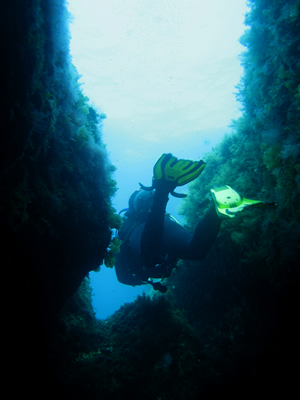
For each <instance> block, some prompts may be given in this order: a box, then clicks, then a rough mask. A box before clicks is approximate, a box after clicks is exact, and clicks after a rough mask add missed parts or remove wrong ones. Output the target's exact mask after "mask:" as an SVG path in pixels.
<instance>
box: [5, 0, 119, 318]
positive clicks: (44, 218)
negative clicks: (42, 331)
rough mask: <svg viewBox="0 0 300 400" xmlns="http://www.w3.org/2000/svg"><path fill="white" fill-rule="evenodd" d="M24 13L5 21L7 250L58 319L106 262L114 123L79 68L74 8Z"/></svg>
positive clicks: (30, 7)
mask: <svg viewBox="0 0 300 400" xmlns="http://www.w3.org/2000/svg"><path fill="white" fill-rule="evenodd" d="M16 3H17V6H16V4H15V2H11V3H10V4H9V5H6V7H5V9H4V12H3V13H2V15H1V60H2V61H1V76H2V77H3V84H2V93H3V94H4V97H5V102H3V107H2V110H1V132H2V135H1V149H2V157H1V158H0V165H1V177H0V188H1V203H0V212H1V228H2V232H5V238H6V239H5V240H7V243H8V244H9V245H7V246H5V245H4V248H11V247H12V246H13V247H14V248H15V249H19V251H18V252H16V253H15V254H12V253H11V252H10V251H9V252H8V254H7V255H6V254H5V253H4V258H3V259H4V260H5V263H9V265H11V266H13V267H14V268H15V265H18V267H17V268H18V269H21V270H22V271H23V272H22V273H25V276H24V277H23V279H25V280H26V281H28V282H29V284H30V286H31V285H32V286H33V287H34V286H35V285H36V287H34V290H37V291H39V292H40V293H39V294H40V295H42V294H45V299H44V304H43V306H42V308H43V307H44V306H45V305H47V307H49V311H50V309H51V310H52V311H54V312H56V311H57V309H58V308H60V307H61V305H62V304H63V302H64V301H65V300H66V298H68V297H69V296H70V295H71V294H72V293H74V292H75V291H76V290H77V288H78V286H79V285H80V283H81V281H82V279H83V278H84V276H85V275H86V274H87V273H88V272H89V271H91V270H93V269H96V268H98V266H99V265H100V264H102V261H103V259H104V258H105V256H106V249H107V247H108V245H109V243H110V237H111V228H114V227H115V226H116V225H115V224H116V223H118V221H117V218H115V217H114V210H113V209H112V207H111V202H110V198H111V197H112V196H113V195H114V193H115V191H116V182H115V181H114V180H113V179H112V173H113V171H114V168H115V167H114V166H112V165H111V164H110V162H109V160H108V157H107V152H106V149H105V145H104V144H103V142H102V139H101V125H102V121H103V119H105V118H106V116H105V114H103V113H101V112H99V111H98V110H96V109H95V108H93V107H92V106H91V105H90V103H89V99H88V98H87V97H86V96H84V95H83V93H82V91H81V88H80V84H79V82H78V79H79V75H78V72H77V71H76V68H75V67H74V65H72V62H71V56H70V54H69V39H70V37H69V14H68V11H67V8H66V5H65V1H61V0H54V1H26V2H16ZM15 7H18V12H15V11H14V10H15ZM114 219H115V221H114ZM27 263H28V265H29V266H30V267H28V268H24V264H25V265H26V264H27ZM36 266H38V267H36ZM41 266H42V267H41ZM25 269H26V272H25V271H24V270H25ZM50 282H51V284H50ZM43 283H45V286H44V285H43ZM54 293H55V296H53V295H54ZM53 297H54V300H53ZM55 302H56V304H55ZM43 312H44V310H43Z"/></svg>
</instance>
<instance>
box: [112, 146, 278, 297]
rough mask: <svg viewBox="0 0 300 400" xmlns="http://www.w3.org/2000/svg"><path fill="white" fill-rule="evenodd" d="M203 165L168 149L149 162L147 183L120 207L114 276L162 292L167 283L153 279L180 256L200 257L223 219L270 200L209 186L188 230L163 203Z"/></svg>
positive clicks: (165, 274)
mask: <svg viewBox="0 0 300 400" xmlns="http://www.w3.org/2000/svg"><path fill="white" fill-rule="evenodd" d="M205 165H206V164H205V162H204V161H202V160H200V161H191V160H183V159H179V160H178V159H177V158H176V157H174V156H173V155H172V154H162V156H161V157H160V158H159V159H158V160H157V162H156V163H155V165H154V168H153V178H152V186H151V187H146V186H144V185H142V184H141V183H140V187H141V189H140V190H137V191H135V192H134V193H133V194H132V195H131V196H130V198H129V208H128V209H125V210H122V211H121V212H124V211H126V213H125V214H124V216H123V225H122V226H121V228H120V230H119V232H118V237H119V239H121V240H122V244H121V247H120V252H119V253H118V254H117V255H116V264H115V269H116V275H117V278H118V281H119V282H121V283H123V284H125V285H131V286H136V285H144V284H150V285H152V287H153V288H154V289H155V290H159V291H160V292H162V293H165V292H166V291H167V287H166V286H164V285H162V284H161V283H160V282H155V281H153V279H158V278H159V279H161V280H163V279H164V278H168V277H170V275H171V273H172V271H173V269H174V268H176V264H177V261H178V260H179V259H183V260H202V259H204V258H205V257H206V255H207V254H208V251H209V249H210V248H211V246H212V244H213V243H214V241H215V239H216V237H217V235H218V232H219V230H220V226H221V221H222V219H225V218H234V217H235V216H236V214H237V213H238V212H240V211H242V210H243V209H244V208H245V207H248V206H261V205H270V203H265V202H262V201H258V200H250V199H245V198H244V197H242V196H240V195H239V194H238V193H237V192H236V191H235V190H233V189H232V188H231V187H230V186H228V185H223V186H220V187H217V188H213V189H211V195H212V199H213V202H212V204H211V206H210V208H209V209H208V211H207V213H206V214H205V215H204V217H203V218H202V219H201V220H200V221H199V222H198V224H197V226H196V229H195V231H194V233H193V234H192V233H191V232H189V231H188V230H187V229H185V228H184V227H182V226H181V225H180V224H179V223H178V222H177V221H176V220H175V219H174V218H173V217H171V216H170V215H169V214H167V213H166V206H167V203H168V200H169V194H171V195H173V196H175V197H185V196H186V195H184V194H179V193H176V192H174V190H175V188H176V187H177V186H183V185H185V184H187V183H189V182H191V181H193V180H194V179H196V178H197V177H198V176H199V175H200V174H201V172H202V171H203V169H204V168H205ZM206 201H207V202H209V201H210V200H208V199H207V200H206ZM272 205H273V204H272Z"/></svg>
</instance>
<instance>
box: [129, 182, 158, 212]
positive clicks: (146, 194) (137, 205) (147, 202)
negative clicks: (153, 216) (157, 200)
mask: <svg viewBox="0 0 300 400" xmlns="http://www.w3.org/2000/svg"><path fill="white" fill-rule="evenodd" d="M153 194H154V190H151V191H148V190H142V189H140V190H136V191H135V192H133V193H132V195H131V196H130V198H129V210H130V211H132V212H134V214H135V215H137V216H138V217H140V218H145V217H146V216H147V215H148V213H149V211H150V208H151V206H152V203H153Z"/></svg>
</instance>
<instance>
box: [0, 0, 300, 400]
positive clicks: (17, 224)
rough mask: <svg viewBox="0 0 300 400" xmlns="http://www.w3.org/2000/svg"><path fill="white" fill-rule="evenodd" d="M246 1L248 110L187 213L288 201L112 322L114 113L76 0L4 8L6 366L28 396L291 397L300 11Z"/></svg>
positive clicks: (245, 223) (221, 239)
mask: <svg viewBox="0 0 300 400" xmlns="http://www.w3.org/2000/svg"><path fill="white" fill-rule="evenodd" d="M248 4H249V7H250V11H249V13H248V14H247V15H246V25H247V29H246V32H245V34H244V35H243V37H242V38H241V43H242V44H243V45H244V46H245V51H244V53H243V54H242V55H241V62H242V63H243V67H244V74H243V77H242V78H241V82H240V84H239V85H238V87H237V97H238V98H239V100H240V101H241V104H242V107H243V115H242V117H241V118H240V119H238V120H236V121H233V122H232V133H231V134H230V135H227V136H225V137H224V139H223V140H222V142H221V143H219V145H217V146H216V147H215V148H214V149H213V151H212V152H210V153H209V154H206V156H205V157H204V160H205V162H206V163H207V165H206V168H205V170H204V172H203V174H202V175H201V177H200V178H199V179H198V180H197V181H195V182H193V183H192V184H191V185H190V187H189V195H188V197H187V199H186V200H184V201H183V205H182V213H183V215H184V216H185V218H186V225H187V227H188V228H189V229H191V230H193V229H194V227H195V226H196V224H197V222H198V220H199V218H201V216H202V215H203V214H204V213H205V211H206V206H207V202H206V201H204V200H205V199H207V198H208V197H209V189H210V188H211V187H212V186H216V185H221V184H224V183H225V184H228V185H230V186H232V187H233V188H234V189H236V190H237V191H238V192H239V193H241V194H242V195H244V196H245V197H248V198H253V199H260V200H265V201H268V202H276V204H277V207H276V208H273V209H271V208H270V209H249V210H245V211H243V213H240V215H238V216H237V217H236V218H235V219H232V220H230V221H224V222H223V223H222V228H221V231H220V234H219V236H218V238H217V240H216V242H215V245H214V246H213V248H212V249H211V251H210V253H209V255H208V256H207V258H206V259H205V260H203V261H201V262H191V261H189V262H180V263H179V266H178V269H176V271H175V272H174V274H173V275H172V276H171V278H170V279H169V281H168V282H167V283H166V284H167V285H168V288H169V289H168V292H167V293H166V294H165V295H161V294H158V293H156V294H155V295H153V296H152V297H146V296H143V297H138V298H137V300H136V301H135V302H133V303H131V304H126V305H125V306H123V307H121V308H120V310H119V311H118V312H116V313H115V314H114V315H112V316H111V317H110V318H109V319H107V320H105V321H99V320H97V319H96V318H95V314H94V310H93V308H92V305H91V295H92V289H91V287H90V284H89V280H88V278H85V276H86V275H87V274H88V272H89V271H91V270H93V269H96V268H97V267H98V266H99V265H100V264H101V263H102V260H103V259H105V258H106V261H107V265H108V266H111V265H112V263H113V259H112V257H111V252H110V251H113V250H116V247H117V246H118V243H113V242H111V228H113V227H116V226H118V224H119V219H118V216H116V214H115V213H114V210H113V209H112V207H111V197H112V196H113V194H114V193H115V190H116V182H115V181H114V180H113V179H112V173H113V171H114V166H112V165H111V164H110V162H109V160H108V158H107V153H106V149H105V145H104V144H103V142H102V138H101V124H102V123H103V120H104V119H105V114H103V113H101V112H100V111H98V110H96V109H95V108H94V107H92V106H91V105H90V103H89V100H88V99H87V98H86V97H85V96H84V95H83V93H82V91H81V89H80V85H79V83H78V79H79V76H78V73H77V71H76V69H75V67H74V66H73V65H72V63H71V58H70V54H69V31H68V21H69V15H68V12H67V9H66V6H65V1H64V0H51V1H50V0H43V1H42V0H26V1H19V0H14V1H11V2H10V3H7V4H6V6H5V8H4V9H3V10H2V13H1V14H0V29H1V31H0V32H1V48H0V51H1V64H0V68H1V71H0V72H1V77H2V93H3V96H2V97H3V99H5V101H2V107H1V120H0V123H1V133H2V135H1V153H2V154H1V155H2V157H0V165H1V172H0V190H1V198H0V212H1V234H2V242H1V244H2V247H1V249H2V253H1V254H2V262H1V265H2V270H3V271H4V279H3V282H4V287H3V290H5V299H4V300H5V301H4V302H3V311H4V312H3V332H4V334H5V337H4V339H3V342H2V343H3V344H4V345H5V346H7V348H8V350H9V351H7V353H8V354H9V356H8V357H7V360H6V359H5V360H4V364H5V369H6V371H7V372H10V373H11V374H12V376H13V377H14V379H16V380H17V382H18V386H19V387H22V390H23V393H26V394H27V392H28V393H30V395H31V397H38V398H40V397H41V394H42V393H43V391H44V390H45V391H47V394H48V395H49V394H50V393H51V394H55V395H56V396H57V394H58V393H59V395H61V396H63V397H64V398H72V399H82V398H87V399H99V398H101V399H111V398H114V399H125V398H131V399H141V398H143V399H149V400H150V399H151V400H153V399H156V400H158V399H161V400H163V399H164V400H167V399H171V398H172V399H173V400H174V399H187V400H194V399H199V398H203V399H222V398H228V397H229V396H230V397H231V398H239V399H240V398H243V397H245V393H246V395H248V396H249V394H250V395H251V394H252V395H253V396H255V397H256V396H257V393H259V394H260V395H261V396H265V397H268V398H269V397H271V396H272V395H274V394H275V393H276V395H277V396H278V394H279V392H280V393H281V394H282V395H284V397H291V394H292V393H294V389H295V387H296V385H297V379H298V377H297V369H296V368H295V366H294V365H295V360H297V358H298V355H299V345H298V338H299V328H298V321H297V315H298V304H299V268H298V265H297V264H298V259H299V243H300V228H299V226H300V225H299V219H300V210H299V191H300V176H299V174H300V143H299V136H300V131H299V129H300V128H299V117H300V91H299V90H300V54H299V52H300V1H299V0H293V1H292V0H287V1H286V0H284V1H283V0H276V1H271V0H251V1H249V2H248ZM16 9H17V10H18V12H16V11H15V10H16ZM3 99H2V100H3ZM199 152H200V149H199ZM204 234H205V232H204ZM41 388H42V389H41Z"/></svg>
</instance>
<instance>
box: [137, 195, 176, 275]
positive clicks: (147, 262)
mask: <svg viewBox="0 0 300 400" xmlns="http://www.w3.org/2000/svg"><path fill="white" fill-rule="evenodd" d="M168 200H169V193H168V191H166V190H162V189H157V190H156V191H155V193H154V196H153V204H152V207H151V210H150V212H149V215H148V217H147V220H146V224H145V227H144V229H143V232H142V237H141V255H140V259H141V262H142V263H143V265H144V266H145V267H147V268H153V267H155V265H156V264H158V263H159V262H161V260H160V257H161V246H162V241H163V233H164V216H165V211H166V206H167V203H168Z"/></svg>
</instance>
